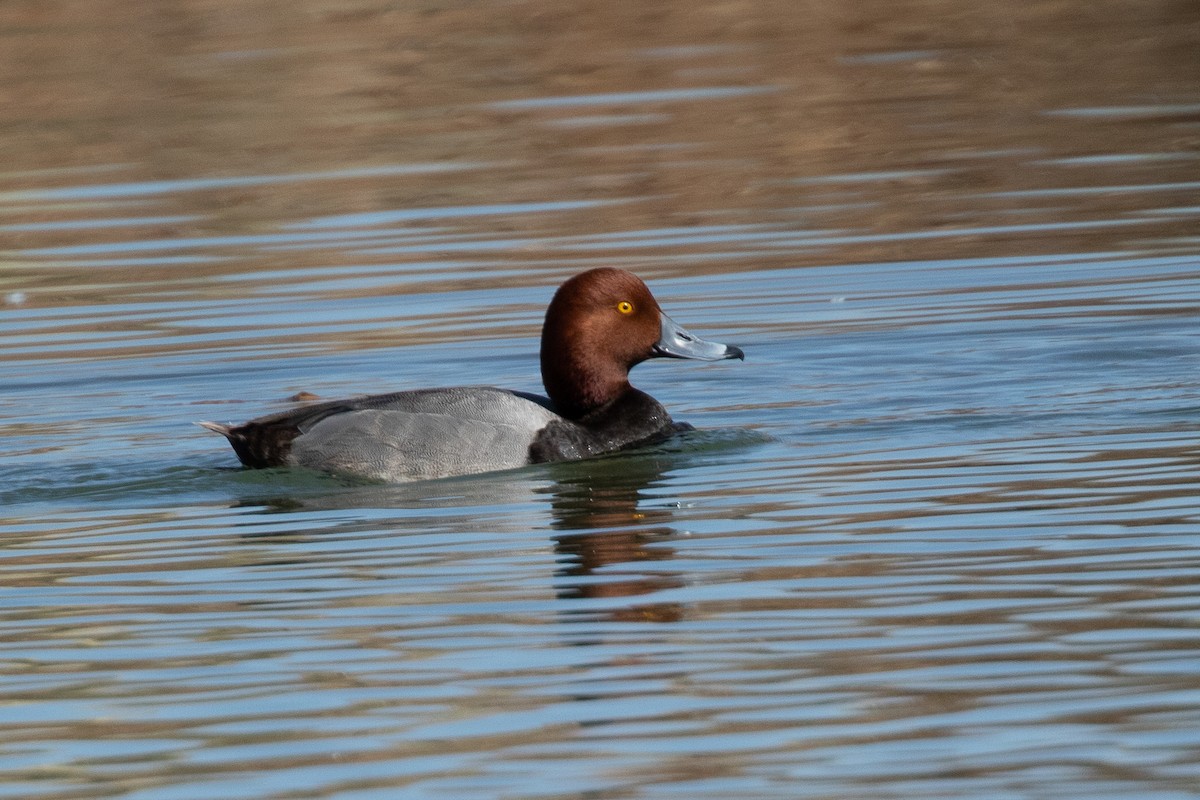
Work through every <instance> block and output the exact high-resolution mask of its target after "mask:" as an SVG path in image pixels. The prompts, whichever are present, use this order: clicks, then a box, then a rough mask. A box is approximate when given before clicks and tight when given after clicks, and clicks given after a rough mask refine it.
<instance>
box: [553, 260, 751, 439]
mask: <svg viewBox="0 0 1200 800" xmlns="http://www.w3.org/2000/svg"><path fill="white" fill-rule="evenodd" d="M648 358H692V359H698V360H700V361H720V360H722V359H727V358H737V359H744V358H745V354H744V353H743V352H742V351H741V349H740V348H737V347H733V346H731V345H725V344H719V343H717V342H709V341H705V340H704V339H701V338H700V337H698V336H695V335H693V334H691V333H689V332H688V331H687V330H685V329H684V328H683V327H682V326H680V325H679V324H677V323H676V322H674V321H673V320H672V319H671V318H670V317H668V316H667V315H666V314H664V313H663V311H662V309H661V308H660V307H659V305H658V301H657V300H655V299H654V295H652V294H651V293H650V290H649V289H648V288H647V287H646V284H645V283H643V282H642V280H641V278H639V277H637V276H636V275H634V274H633V273H631V272H626V271H625V270H622V269H615V268H612V267H601V268H599V269H593V270H588V271H587V272H583V273H580V274H579V275H576V276H575V277H573V278H571V279H570V280H568V281H567V282H566V283H564V284H563V285H562V286H560V287H559V289H558V291H557V292H555V294H554V299H553V300H551V301H550V307H549V308H548V309H547V310H546V322H545V325H544V326H543V327H542V383H543V384H544V385H545V387H546V394H547V395H549V397H550V399H551V400H552V401H553V402H554V405H555V407H556V408H557V409H558V412H559V413H560V414H562V415H563V416H564V417H567V418H568V419H578V418H580V417H582V416H584V415H585V414H587V413H589V412H591V411H594V410H596V409H598V408H601V407H603V406H605V405H607V404H609V403H611V402H612V401H614V400H616V399H617V398H618V397H620V396H621V395H622V394H624V393H625V392H627V391H629V390H630V389H632V386H631V385H630V383H629V370H630V369H632V368H633V367H634V366H636V365H637V364H640V363H641V362H643V361H645V360H646V359H648Z"/></svg>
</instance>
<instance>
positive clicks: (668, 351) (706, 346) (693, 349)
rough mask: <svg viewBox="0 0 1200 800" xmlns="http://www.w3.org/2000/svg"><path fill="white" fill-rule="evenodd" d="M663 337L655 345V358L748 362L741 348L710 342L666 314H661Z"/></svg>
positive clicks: (660, 322) (660, 321)
mask: <svg viewBox="0 0 1200 800" xmlns="http://www.w3.org/2000/svg"><path fill="white" fill-rule="evenodd" d="M658 316H659V324H660V325H661V335H660V336H659V337H658V341H657V342H656V343H655V345H654V356H656V357H659V358H694V359H697V360H699V361H721V360H723V359H726V358H738V359H741V360H743V361H745V360H746V354H745V353H743V352H742V349H741V348H740V347H734V346H733V345H731V344H721V343H720V342H709V341H706V340H704V339H701V338H700V337H699V336H695V335H693V334H691V333H688V332H687V329H685V328H684V327H683V326H682V325H679V324H677V323H676V322H675V321H674V320H672V319H671V318H670V317H668V316H667V315H666V314H663V313H661V312H660V313H659V315H658Z"/></svg>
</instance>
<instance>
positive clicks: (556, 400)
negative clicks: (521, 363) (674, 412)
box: [196, 267, 745, 483]
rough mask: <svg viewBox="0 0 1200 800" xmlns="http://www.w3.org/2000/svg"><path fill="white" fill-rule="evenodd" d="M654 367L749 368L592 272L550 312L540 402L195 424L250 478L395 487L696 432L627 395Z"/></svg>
mask: <svg viewBox="0 0 1200 800" xmlns="http://www.w3.org/2000/svg"><path fill="white" fill-rule="evenodd" d="M651 358H674V359H695V360H699V361H722V360H726V359H738V360H745V353H744V352H743V351H742V350H741V348H739V347H735V346H733V345H726V344H720V343H718V342H712V341H706V340H705V339H701V338H700V337H698V336H695V335H693V334H691V333H689V332H688V331H687V330H686V329H685V328H683V327H682V326H681V325H679V324H678V323H676V322H674V321H673V320H672V319H671V318H670V317H668V316H667V315H666V314H665V313H663V310H662V308H661V307H659V304H658V301H657V300H655V299H654V295H653V294H652V293H651V292H650V289H649V287H647V286H646V284H645V283H644V282H643V281H642V280H641V279H640V278H639V277H637V276H636V275H634V274H633V273H631V272H628V271H626V270H622V269H617V268H613V267H599V268H596V269H591V270H588V271H586V272H582V273H580V274H578V275H575V276H574V277H572V278H570V279H568V280H567V281H566V282H565V283H563V284H562V285H561V286H560V287H559V288H558V290H557V291H556V292H555V293H554V296H553V298H552V299H551V301H550V305H549V307H548V308H547V310H546V317H545V321H544V324H543V325H542V337H541V372H542V384H543V386H544V387H545V390H546V394H545V396H542V395H538V394H534V393H530V392H523V391H516V390H510V389H500V388H496V387H492V386H456V387H446V388H436V389H413V390H407V391H400V392H393V393H389V394H376V395H367V396H359V397H352V398H349V399H345V400H333V401H324V402H316V403H310V404H306V405H303V406H299V407H297V408H293V409H289V410H287V411H283V412H279V413H275V414H271V415H268V416H264V417H259V418H257V419H252V420H250V421H249V422H245V423H242V424H241V425H226V424H222V423H218V422H208V421H205V422H198V423H196V424H198V425H200V426H201V427H203V428H205V429H207V430H209V431H212V432H214V433H219V434H220V435H222V436H224V437H225V438H226V439H227V440H228V441H229V444H230V445H232V447H233V451H234V453H235V454H236V455H237V457H238V459H239V460H240V461H241V463H242V464H243V465H244V466H246V467H250V468H254V469H262V468H270V467H302V468H307V469H310V470H316V471H319V472H324V473H329V474H333V475H340V476H347V477H353V478H362V479H367V480H371V481H380V482H387V483H401V482H409V481H417V480H428V479H435V478H446V477H451V476H457V475H468V474H475V473H483V472H492V471H498V470H508V469H514V468H518V467H524V466H527V465H530V464H538V463H544V462H552V461H569V460H577V459H584V458H592V457H595V456H600V455H605V454H608V453H615V452H618V451H622V450H628V449H631V448H636V447H642V446H644V445H648V444H653V443H657V442H660V441H663V440H665V439H668V438H670V437H672V436H674V435H675V434H677V433H680V432H682V431H687V430H693V428H692V426H691V425H688V424H687V423H677V422H675V421H674V420H672V419H671V415H670V414H669V413H668V412H667V410H666V409H665V408H664V407H663V405H662V404H661V403H659V402H658V401H657V400H655V399H654V398H653V397H651V396H650V395H649V394H647V393H645V392H643V391H641V390H639V389H636V388H634V386H633V385H632V384H631V383H630V382H629V371H630V370H631V369H632V368H633V367H634V366H636V365H638V364H640V363H642V362H643V361H646V360H648V359H651Z"/></svg>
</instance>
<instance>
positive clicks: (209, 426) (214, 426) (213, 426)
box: [196, 422, 234, 441]
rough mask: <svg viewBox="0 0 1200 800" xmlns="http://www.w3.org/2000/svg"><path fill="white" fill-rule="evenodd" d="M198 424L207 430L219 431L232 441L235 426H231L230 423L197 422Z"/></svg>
mask: <svg viewBox="0 0 1200 800" xmlns="http://www.w3.org/2000/svg"><path fill="white" fill-rule="evenodd" d="M196 424H197V425H199V426H200V427H201V428H204V429H205V430H210V431H212V432H213V433H219V434H221V435H222V436H224V437H225V438H226V439H229V440H230V441H232V440H233V436H234V433H233V428H231V427H229V426H228V425H222V424H221V423H219V422H197V423H196Z"/></svg>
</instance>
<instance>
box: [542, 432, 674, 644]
mask: <svg viewBox="0 0 1200 800" xmlns="http://www.w3.org/2000/svg"><path fill="white" fill-rule="evenodd" d="M674 460H676V461H677V460H678V459H677V458H676V459H674ZM671 462H672V459H671V457H670V456H668V455H667V454H665V453H660V454H657V455H629V456H615V457H612V458H602V459H595V460H592V461H585V462H579V463H575V464H559V465H554V469H553V474H554V477H555V483H554V485H553V487H552V488H551V489H549V490H548V491H549V493H550V494H551V495H552V496H551V501H550V510H551V513H552V514H553V515H554V519H553V522H552V524H551V527H552V528H553V529H554V530H556V531H561V532H560V533H557V534H555V536H554V542H555V551H556V552H557V553H558V554H559V556H560V559H559V566H558V569H557V570H556V572H555V578H556V580H555V585H556V590H557V593H558V596H559V597H560V598H564V599H580V598H591V599H597V598H614V597H633V596H638V595H649V594H653V593H655V592H659V591H663V590H665V589H670V588H677V587H680V586H682V585H683V581H684V579H683V577H682V576H681V574H680V573H679V571H678V570H676V569H673V568H671V566H670V563H669V562H670V560H671V559H672V558H673V557H674V555H675V550H674V549H673V548H672V547H671V545H670V542H671V540H672V539H673V538H674V537H675V536H676V535H677V531H676V529H675V528H674V527H673V526H672V525H671V523H672V520H673V516H674V515H673V511H672V509H671V508H670V507H669V506H667V505H664V504H661V503H657V504H656V503H655V500H654V498H653V497H648V496H647V494H646V490H647V489H652V488H654V487H656V486H659V485H661V484H663V483H665V481H664V478H663V474H664V472H665V470H667V469H668V468H670V467H672V466H673V465H672V463H671ZM674 466H677V464H676V465H674ZM574 613H576V614H582V615H584V616H587V617H588V618H593V617H595V615H596V614H595V612H594V611H590V610H586V609H584V608H581V609H578V610H577V611H575V612H574ZM682 614H683V607H682V605H680V604H679V603H628V604H621V605H620V606H618V607H616V608H613V609H611V610H609V611H607V612H605V613H604V614H603V615H602V616H604V617H606V618H608V619H611V620H621V621H631V622H633V621H643V622H674V621H676V620H678V619H679V618H680V617H681V615H682Z"/></svg>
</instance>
